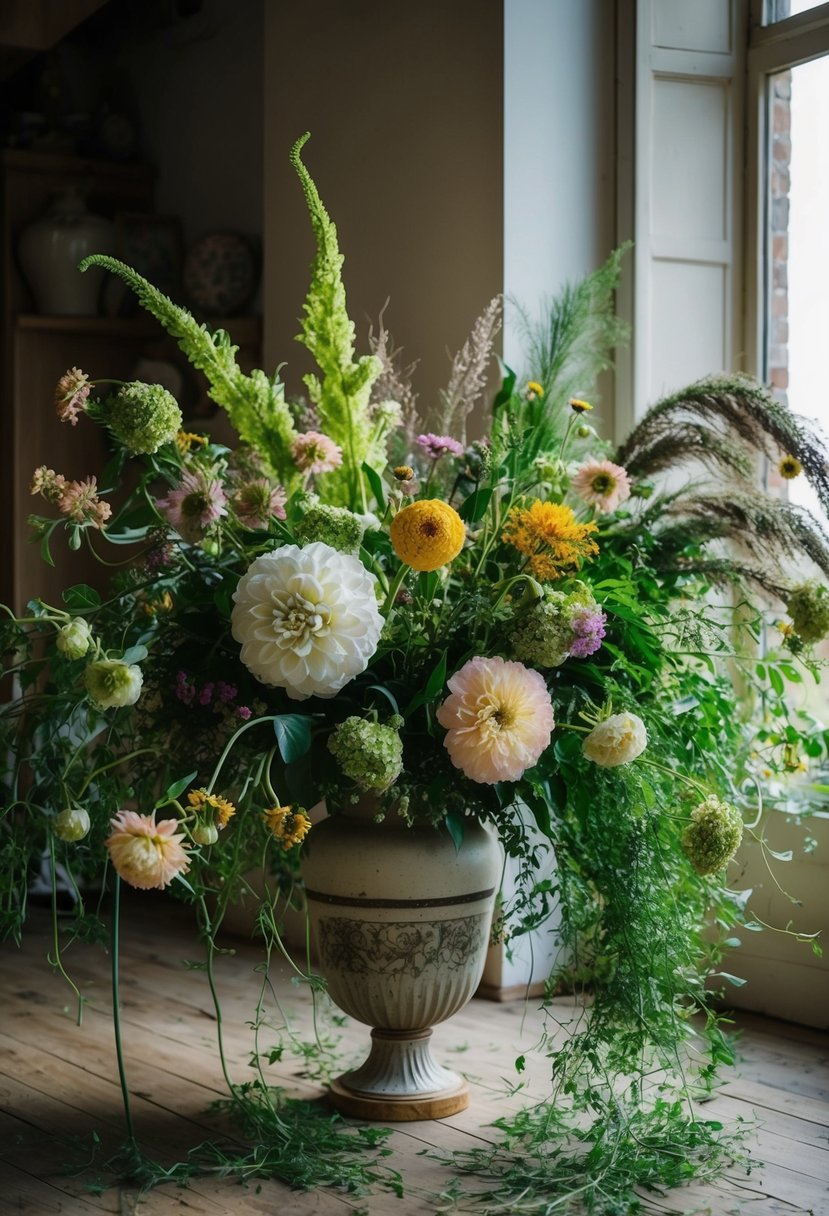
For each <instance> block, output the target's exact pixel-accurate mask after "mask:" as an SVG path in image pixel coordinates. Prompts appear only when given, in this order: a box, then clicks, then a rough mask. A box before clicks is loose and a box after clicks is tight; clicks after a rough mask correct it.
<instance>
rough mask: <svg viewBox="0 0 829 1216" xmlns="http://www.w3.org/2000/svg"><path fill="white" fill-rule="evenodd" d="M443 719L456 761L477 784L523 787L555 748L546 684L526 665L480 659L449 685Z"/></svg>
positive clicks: (440, 716)
mask: <svg viewBox="0 0 829 1216" xmlns="http://www.w3.org/2000/svg"><path fill="white" fill-rule="evenodd" d="M449 690H450V693H451V695H450V696H448V697H447V698H446V700H445V701H444V702H443V704H442V705H441V707H440V709H439V710H438V712H437V719H438V722H440V724H441V726H445V727H446V729H447V732H448V733H447V735H446V738H445V739H444V746H445V747H446V749H447V751H448V752H449V756H450V759H451V761H452V763H453V764H454V765H455V767H456V768H459V769H460V770H461V771H462V772H463V773H465V774H466V776H467V777H470V778H471V779H472V780H473V781H478V782H481V783H482V784H485V785H493V784H494V783H495V782H496V781H517V780H518V779H519V778H520V777H521V776H523V774H524V772H525V771H526V770H527V769H528V768H532V766H533V765H534V764H535V763H536V761H537V760H538V758H539V756H540V755H541V753H542V752H543V751H544V749H545V748H546V747H547V746H548V745H549V742H550V736H551V734H552V731H553V726H554V725H555V722H554V719H553V706H552V702H551V701H550V694H549V692H548V691H547V685H546V684H545V683H544V678H543V676H541V675H540V674H539V673H538V672H537V671H532V670H531V669H530V668H529V667H525V666H524V664H523V663H514V662H509V661H508V660H506V659H499V658H492V659H485V658H480V657H476V658H474V659H470V660H469V662H468V663H464V665H463V667H462V668H461V669H460V671H458V672H456V674H455V675H454V676H453V677H452V679H451V680H450V681H449Z"/></svg>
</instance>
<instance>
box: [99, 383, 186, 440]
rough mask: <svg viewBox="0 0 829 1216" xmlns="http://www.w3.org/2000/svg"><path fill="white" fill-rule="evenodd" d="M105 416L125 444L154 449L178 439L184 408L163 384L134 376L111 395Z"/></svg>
mask: <svg viewBox="0 0 829 1216" xmlns="http://www.w3.org/2000/svg"><path fill="white" fill-rule="evenodd" d="M104 420H105V422H106V425H107V426H108V427H109V429H110V430H111V431H112V433H113V435H114V436H115V438H116V439H117V440H118V441H119V442H120V443H122V444H123V445H124V447H125V448H128V449H129V450H130V451H131V452H138V453H151V452H157V451H158V449H159V448H160V447H161V445H162V444H164V443H170V442H171V441H172V440H173V439H175V437H176V435H177V434H178V431H179V429H180V427H181V410H180V409H179V408H178V404H177V402H176V399H175V397H174V396H173V395H172V393H168V392H167V389H166V388H162V387H161V385H160V384H142V383H141V381H140V380H134V381H133V382H132V383H131V384H124V385H123V386H122V387H121V388H119V390H118V392H117V393H113V395H112V396H111V397H110V398H109V400H108V401H107V404H106V410H105V414H104Z"/></svg>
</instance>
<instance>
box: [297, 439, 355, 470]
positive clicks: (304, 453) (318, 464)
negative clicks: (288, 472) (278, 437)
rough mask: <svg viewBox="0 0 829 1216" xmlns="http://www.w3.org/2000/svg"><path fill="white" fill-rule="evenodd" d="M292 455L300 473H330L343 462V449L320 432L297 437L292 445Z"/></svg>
mask: <svg viewBox="0 0 829 1216" xmlns="http://www.w3.org/2000/svg"><path fill="white" fill-rule="evenodd" d="M291 455H292V456H293V458H294V463H295V464H296V467H297V468H298V469H299V471H300V473H330V472H331V470H332V469H338V468H339V467H340V465H341V464H342V462H343V453H342V448H339V447H337V445H336V443H335V442H334V440H333V439H329V438H328V436H327V435H322V434H321V433H320V432H319V431H306V432H305V433H304V434H303V435H297V437H296V439H295V440H294V442H293V443H292V444H291Z"/></svg>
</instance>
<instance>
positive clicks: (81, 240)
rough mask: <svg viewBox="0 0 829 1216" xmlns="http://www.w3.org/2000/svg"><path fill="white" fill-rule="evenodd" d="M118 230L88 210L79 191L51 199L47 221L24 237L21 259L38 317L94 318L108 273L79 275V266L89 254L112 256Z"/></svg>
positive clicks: (70, 189)
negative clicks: (39, 315) (104, 279)
mask: <svg viewBox="0 0 829 1216" xmlns="http://www.w3.org/2000/svg"><path fill="white" fill-rule="evenodd" d="M114 252H115V228H114V225H113V224H112V222H111V221H110V220H108V219H105V218H104V217H103V216H102V215H94V214H93V213H92V212H91V211H89V210H88V209H87V206H86V202H85V201H84V197H83V194H82V193H81V191H80V190H79V189H78V187H77V186H67V187H66V188H65V189H64V190H61V191H60V192H59V193H57V194H56V195H55V196H54V198H53V199H52V203H51V205H50V207H49V210H48V211H47V212H46V214H45V215H43V216H41V217H40V218H39V219H37V220H35V221H34V222H33V223H32V224H29V226H28V227H27V228H24V229H23V231H22V232H21V233H20V236H19V238H18V242H17V256H18V260H19V262H20V268H21V270H22V271H23V275H24V277H25V279H26V282H27V283H28V284H29V287H30V288H31V290H32V295H33V296H34V298H35V305H36V307H37V310H38V312H39V313H43V314H46V315H50V316H95V315H96V314H97V312H98V297H99V295H100V291H101V283H102V281H103V278H104V271H102V270H99V269H98V268H97V267H93V268H91V269H90V270H87V271H86V273H85V274H81V273H80V271H79V270H78V263H79V262H80V261H81V260H82V259H83V258H85V257H86V256H87V255H88V254H90V253H114Z"/></svg>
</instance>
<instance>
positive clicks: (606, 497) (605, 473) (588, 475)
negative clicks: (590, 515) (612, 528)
mask: <svg viewBox="0 0 829 1216" xmlns="http://www.w3.org/2000/svg"><path fill="white" fill-rule="evenodd" d="M573 489H574V491H575V492H576V494H578V496H579V498H582V499H583V500H584V501H585V502H587V503H589V504H590V505H591V507H595V508H596V509H597V511H599V512H600V513H601V514H602V515H610V513H611V512H612V511H615V510H616V508H617V507H618V506H620V505H621V504H622V503H623V502H624V501H625V500H626V499H628V498H630V478H629V477H628V475H627V473H626V471H625V470H624V469H623V468H622V467H621V465H618V464H614V463H613V462H612V461H611V460H589V461H588V462H587V464H583V465H582V466H581V468H580V469H579V470H578V472H577V473H576V475H575V476H574V478H573Z"/></svg>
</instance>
